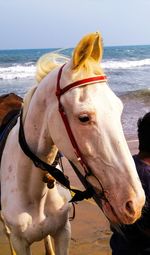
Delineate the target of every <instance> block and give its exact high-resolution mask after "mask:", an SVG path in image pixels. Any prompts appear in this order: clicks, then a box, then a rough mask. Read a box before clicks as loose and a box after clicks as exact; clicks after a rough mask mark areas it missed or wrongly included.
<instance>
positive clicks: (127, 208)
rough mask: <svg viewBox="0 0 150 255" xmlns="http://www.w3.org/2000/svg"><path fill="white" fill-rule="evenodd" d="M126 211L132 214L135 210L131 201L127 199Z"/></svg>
mask: <svg viewBox="0 0 150 255" xmlns="http://www.w3.org/2000/svg"><path fill="white" fill-rule="evenodd" d="M125 208H126V211H127V212H128V213H129V214H130V215H134V214H135V210H134V207H133V202H132V201H128V202H127V203H126V205H125Z"/></svg>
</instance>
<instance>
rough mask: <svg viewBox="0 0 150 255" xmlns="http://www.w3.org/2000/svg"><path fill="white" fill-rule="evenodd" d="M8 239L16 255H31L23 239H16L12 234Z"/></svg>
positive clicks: (28, 246)
mask: <svg viewBox="0 0 150 255" xmlns="http://www.w3.org/2000/svg"><path fill="white" fill-rule="evenodd" d="M10 238H11V241H12V245H13V247H14V250H15V252H16V254H17V255H32V254H31V251H30V245H29V244H28V243H27V241H26V240H25V239H23V238H21V237H18V236H17V235H15V234H14V233H11V234H10Z"/></svg>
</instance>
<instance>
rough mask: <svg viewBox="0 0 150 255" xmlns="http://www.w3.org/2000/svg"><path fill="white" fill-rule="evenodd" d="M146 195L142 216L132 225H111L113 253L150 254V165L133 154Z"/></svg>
mask: <svg viewBox="0 0 150 255" xmlns="http://www.w3.org/2000/svg"><path fill="white" fill-rule="evenodd" d="M133 159H134V161H135V165H136V169H137V172H138V175H139V178H140V180H141V183H142V186H143V189H144V191H145V195H146V203H145V207H144V208H143V212H142V217H141V218H140V219H139V220H137V221H136V222H135V223H134V224H132V225H121V226H119V227H118V229H116V228H114V227H113V226H112V227H111V229H112V232H113V234H112V237H111V240H110V246H111V249H112V255H150V165H147V164H145V163H144V162H143V161H141V160H140V159H139V157H138V155H135V156H133Z"/></svg>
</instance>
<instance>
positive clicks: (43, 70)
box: [23, 52, 69, 122]
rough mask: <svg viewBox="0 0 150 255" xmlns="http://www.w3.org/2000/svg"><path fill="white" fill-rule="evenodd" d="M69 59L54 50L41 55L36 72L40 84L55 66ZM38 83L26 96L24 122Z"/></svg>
mask: <svg viewBox="0 0 150 255" xmlns="http://www.w3.org/2000/svg"><path fill="white" fill-rule="evenodd" d="M68 60H69V58H67V57H66V56H64V55H60V54H58V53H54V52H50V53H47V54H44V55H43V56H41V57H40V58H39V60H38V61H37V64H36V74H35V79H36V82H37V83H38V84H39V83H40V81H41V80H42V79H43V78H44V77H45V76H46V75H47V74H48V73H49V72H51V71H52V70H53V69H54V68H56V67H57V66H60V65H62V64H63V63H65V62H66V61H68ZM38 84H37V85H38ZM37 85H36V86H35V87H32V88H31V89H30V90H29V91H28V92H27V94H26V95H25V97H24V108H23V122H24V120H25V118H26V114H27V112H28V108H29V105H30V101H31V99H32V96H33V95H34V92H35V91H36V88H37Z"/></svg>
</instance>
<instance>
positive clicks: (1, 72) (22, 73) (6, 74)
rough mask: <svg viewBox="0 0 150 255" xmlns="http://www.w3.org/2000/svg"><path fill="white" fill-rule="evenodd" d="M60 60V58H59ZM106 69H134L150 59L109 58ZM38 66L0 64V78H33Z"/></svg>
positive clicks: (30, 63)
mask: <svg viewBox="0 0 150 255" xmlns="http://www.w3.org/2000/svg"><path fill="white" fill-rule="evenodd" d="M58 62H60V60H59V59H58ZM102 66H103V68H104V69H133V68H138V67H147V66H150V59H149V58H148V59H143V60H132V61H131V60H130V61H127V60H122V61H115V60H107V61H104V62H103V63H102ZM35 71H36V66H35V63H34V62H33V61H27V62H26V63H24V64H15V63H13V64H12V65H10V66H7V67H5V66H4V67H2V66H0V80H11V79H23V78H30V77H31V78H33V77H34V75H35Z"/></svg>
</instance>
